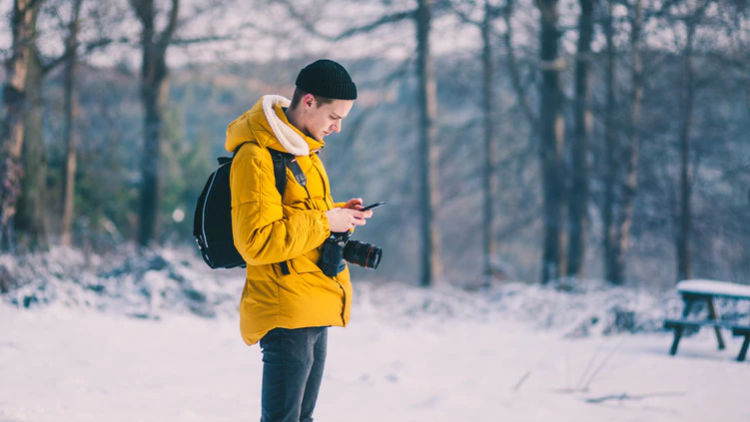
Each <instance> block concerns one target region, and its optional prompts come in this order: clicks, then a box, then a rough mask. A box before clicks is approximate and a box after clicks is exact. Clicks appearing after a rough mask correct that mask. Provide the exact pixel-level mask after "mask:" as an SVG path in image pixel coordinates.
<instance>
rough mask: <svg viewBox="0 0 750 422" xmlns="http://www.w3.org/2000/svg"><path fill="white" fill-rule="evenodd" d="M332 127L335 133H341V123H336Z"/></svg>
mask: <svg viewBox="0 0 750 422" xmlns="http://www.w3.org/2000/svg"><path fill="white" fill-rule="evenodd" d="M331 126H332V129H333V131H334V132H336V133H339V132H341V122H335V123H334V124H333V125H331Z"/></svg>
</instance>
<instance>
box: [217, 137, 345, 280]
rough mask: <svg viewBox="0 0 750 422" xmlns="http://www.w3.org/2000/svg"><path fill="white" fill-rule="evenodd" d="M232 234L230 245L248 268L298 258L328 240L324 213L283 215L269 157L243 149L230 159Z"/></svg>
mask: <svg viewBox="0 0 750 422" xmlns="http://www.w3.org/2000/svg"><path fill="white" fill-rule="evenodd" d="M229 183H230V184H229V186H230V190H231V192H232V233H233V236H234V246H235V247H236V248H237V250H238V251H239V253H240V255H242V258H243V259H244V260H245V262H246V263H247V264H248V265H264V264H272V263H276V262H282V261H286V260H289V259H292V258H295V257H298V256H300V255H302V254H304V253H306V252H309V251H310V250H312V249H315V248H317V247H318V246H320V245H321V244H322V243H323V242H324V241H325V239H326V238H327V237H328V236H329V233H330V230H329V226H328V219H327V218H326V216H325V212H324V211H318V210H306V211H296V212H293V213H291V214H289V215H287V216H286V217H285V216H284V212H283V208H282V205H281V195H280V194H279V191H278V190H277V189H276V179H275V176H274V172H273V161H272V160H271V155H270V154H269V153H268V151H266V150H265V149H263V148H260V147H258V146H256V145H248V146H246V147H245V148H243V149H241V150H240V151H239V153H238V154H237V155H236V156H235V158H234V160H233V161H232V169H231V172H230V182H229Z"/></svg>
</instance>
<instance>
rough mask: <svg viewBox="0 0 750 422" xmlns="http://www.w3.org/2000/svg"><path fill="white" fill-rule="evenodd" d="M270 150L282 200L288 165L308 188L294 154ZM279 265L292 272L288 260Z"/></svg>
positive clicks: (286, 271)
mask: <svg viewBox="0 0 750 422" xmlns="http://www.w3.org/2000/svg"><path fill="white" fill-rule="evenodd" d="M268 151H269V152H270V153H271V159H273V174H274V176H275V178H276V190H278V191H279V193H280V194H281V200H282V201H283V200H284V192H285V191H286V168H287V167H289V169H290V170H291V171H292V174H294V178H295V179H296V180H297V183H299V184H300V185H302V187H303V188H305V190H307V177H305V173H303V172H302V169H301V168H300V166H299V163H298V162H297V159H296V158H294V155H292V154H289V153H286V152H281V151H277V150H274V149H271V148H269V149H268ZM308 195H309V194H308ZM279 267H281V273H282V274H284V275H289V274H290V272H289V264H288V263H287V262H286V261H282V262H280V263H279Z"/></svg>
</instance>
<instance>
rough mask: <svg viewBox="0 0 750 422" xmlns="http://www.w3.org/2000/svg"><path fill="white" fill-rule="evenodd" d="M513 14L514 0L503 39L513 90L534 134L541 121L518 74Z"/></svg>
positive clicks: (509, 0) (510, 1) (509, 7)
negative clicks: (530, 103)
mask: <svg viewBox="0 0 750 422" xmlns="http://www.w3.org/2000/svg"><path fill="white" fill-rule="evenodd" d="M512 14H513V0H508V5H507V8H506V10H505V15H504V20H505V35H504V36H503V39H504V41H505V49H506V50H507V54H508V70H509V71H510V78H511V80H512V82H513V88H514V89H515V91H516V96H518V103H519V104H520V105H521V110H522V111H523V114H524V115H526V118H527V119H529V123H531V130H532V131H533V132H537V128H538V127H539V119H537V117H536V115H535V114H534V112H533V111H532V110H531V106H530V105H529V100H528V98H527V97H526V91H525V90H524V88H523V84H521V77H520V75H519V72H518V62H517V61H516V55H515V53H514V52H513V40H512V38H513V29H512V28H513V27H512V26H511V22H510V18H511V15H512Z"/></svg>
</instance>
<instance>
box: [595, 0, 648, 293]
mask: <svg viewBox="0 0 750 422" xmlns="http://www.w3.org/2000/svg"><path fill="white" fill-rule="evenodd" d="M642 28H643V0H635V4H634V5H633V6H632V8H631V17H630V40H629V41H630V65H631V68H630V82H631V85H630V95H629V96H630V98H629V100H630V101H629V102H630V104H629V107H630V109H629V114H628V123H627V134H626V135H627V136H626V137H627V140H626V144H625V145H624V148H623V149H622V151H623V154H622V158H623V160H624V161H625V168H624V174H623V175H622V178H621V179H620V178H617V177H615V178H612V179H611V181H612V182H613V186H612V187H609V188H608V189H614V191H613V198H612V199H613V202H612V210H611V212H612V215H611V216H610V218H611V219H610V220H609V222H610V224H611V225H610V226H607V227H606V228H605V229H606V230H607V236H606V238H607V243H606V245H605V263H604V264H605V276H606V278H607V280H609V281H610V282H612V283H614V284H623V283H624V282H625V261H626V257H627V252H628V247H629V241H630V228H631V226H632V224H633V207H634V206H635V195H636V192H637V190H638V157H639V147H640V131H641V127H640V126H641V112H642V103H643V86H644V78H643V56H642V51H641V50H642V43H643V39H642V36H641V31H642ZM617 150H619V148H617ZM610 153H611V154H613V155H612V156H611V158H613V159H614V157H615V155H614V154H615V152H614V151H613V152H610ZM608 154H609V153H608Z"/></svg>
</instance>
